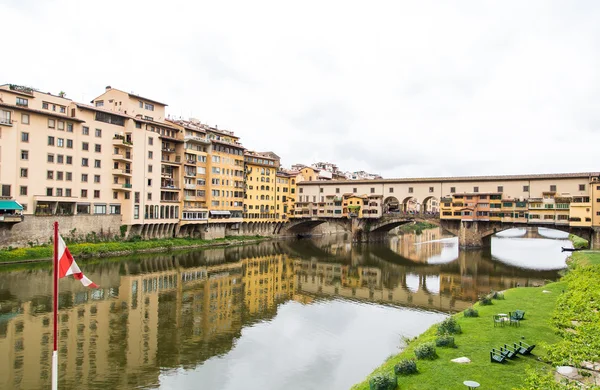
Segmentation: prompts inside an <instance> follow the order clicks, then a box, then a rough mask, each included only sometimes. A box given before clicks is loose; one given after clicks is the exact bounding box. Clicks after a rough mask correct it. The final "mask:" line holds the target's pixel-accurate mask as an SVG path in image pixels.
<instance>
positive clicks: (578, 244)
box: [569, 234, 588, 249]
mask: <svg viewBox="0 0 600 390" xmlns="http://www.w3.org/2000/svg"><path fill="white" fill-rule="evenodd" d="M569 240H571V242H572V243H573V248H575V249H585V248H587V247H588V240H586V239H585V238H581V237H579V236H576V235H574V234H569Z"/></svg>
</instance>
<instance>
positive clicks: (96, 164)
mask: <svg viewBox="0 0 600 390" xmlns="http://www.w3.org/2000/svg"><path fill="white" fill-rule="evenodd" d="M100 167H101V165H100V160H94V168H100Z"/></svg>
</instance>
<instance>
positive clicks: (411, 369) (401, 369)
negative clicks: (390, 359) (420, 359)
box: [394, 359, 418, 375]
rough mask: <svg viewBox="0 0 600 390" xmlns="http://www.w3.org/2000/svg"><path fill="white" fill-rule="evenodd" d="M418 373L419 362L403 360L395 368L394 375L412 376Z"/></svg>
mask: <svg viewBox="0 0 600 390" xmlns="http://www.w3.org/2000/svg"><path fill="white" fill-rule="evenodd" d="M417 372H418V370H417V362H415V361H414V360H413V359H402V360H400V362H398V363H397V364H396V365H395V366H394V373H395V374H396V375H410V374H416V373H417Z"/></svg>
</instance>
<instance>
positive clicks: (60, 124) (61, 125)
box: [56, 121, 65, 131]
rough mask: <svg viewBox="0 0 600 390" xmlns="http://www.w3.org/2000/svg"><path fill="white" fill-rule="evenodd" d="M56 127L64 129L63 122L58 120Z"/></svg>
mask: <svg viewBox="0 0 600 390" xmlns="http://www.w3.org/2000/svg"><path fill="white" fill-rule="evenodd" d="M56 128H57V129H58V130H63V131H64V130H65V122H63V121H58V123H57V126H56Z"/></svg>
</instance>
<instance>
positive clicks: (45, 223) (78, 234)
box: [0, 215, 121, 248]
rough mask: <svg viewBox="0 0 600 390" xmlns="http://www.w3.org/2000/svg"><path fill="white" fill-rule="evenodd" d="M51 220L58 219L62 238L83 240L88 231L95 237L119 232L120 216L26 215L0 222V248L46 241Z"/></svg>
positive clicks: (113, 234) (50, 236) (49, 235)
mask: <svg viewBox="0 0 600 390" xmlns="http://www.w3.org/2000/svg"><path fill="white" fill-rule="evenodd" d="M54 221H57V222H58V228H59V231H60V234H61V235H62V236H63V237H75V238H77V239H85V238H86V236H88V235H89V234H96V235H97V236H99V237H107V236H109V237H114V236H115V235H120V234H121V230H120V228H121V216H120V215H73V216H64V217H61V216H56V215H53V216H36V215H26V216H25V219H24V220H23V222H19V223H15V224H2V225H0V247H8V246H12V247H15V248H16V247H24V246H28V245H29V244H30V243H31V244H34V245H41V244H47V243H49V242H51V240H52V235H53V223H54Z"/></svg>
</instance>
